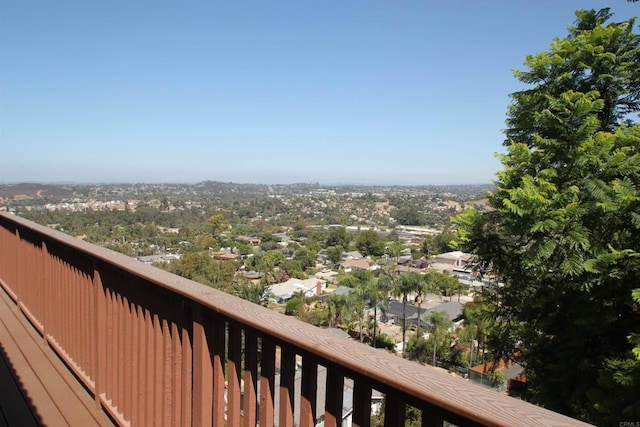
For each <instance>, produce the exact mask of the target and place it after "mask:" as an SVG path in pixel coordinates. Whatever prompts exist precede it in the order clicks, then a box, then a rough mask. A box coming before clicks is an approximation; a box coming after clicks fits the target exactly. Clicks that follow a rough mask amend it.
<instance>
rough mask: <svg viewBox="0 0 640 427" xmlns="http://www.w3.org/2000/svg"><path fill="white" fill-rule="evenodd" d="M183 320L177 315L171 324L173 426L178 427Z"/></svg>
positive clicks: (179, 419) (180, 408) (180, 415)
mask: <svg viewBox="0 0 640 427" xmlns="http://www.w3.org/2000/svg"><path fill="white" fill-rule="evenodd" d="M181 325H182V319H181V316H180V314H179V313H177V312H176V313H175V321H174V322H172V323H171V353H172V354H173V358H172V359H171V374H172V376H171V398H172V402H171V425H173V426H177V425H179V424H180V423H181V421H182V376H183V375H184V372H183V370H182V343H181V341H180V335H181V329H180V328H181Z"/></svg>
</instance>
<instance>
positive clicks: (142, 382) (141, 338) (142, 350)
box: [134, 306, 147, 426]
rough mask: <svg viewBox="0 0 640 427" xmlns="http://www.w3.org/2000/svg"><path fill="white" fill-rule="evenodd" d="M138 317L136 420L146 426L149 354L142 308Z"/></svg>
mask: <svg viewBox="0 0 640 427" xmlns="http://www.w3.org/2000/svg"><path fill="white" fill-rule="evenodd" d="M136 317H137V319H138V342H137V346H138V347H137V349H138V358H137V359H138V372H137V375H136V381H137V385H136V387H134V390H137V394H136V397H135V402H136V412H137V414H136V418H135V419H136V420H138V421H137V423H136V424H137V425H140V426H145V425H146V424H147V423H146V420H147V418H146V417H147V412H146V400H145V399H146V393H147V389H146V378H147V372H146V369H145V363H146V357H147V356H146V354H147V323H146V320H145V312H144V309H143V308H142V306H138V307H137V309H136Z"/></svg>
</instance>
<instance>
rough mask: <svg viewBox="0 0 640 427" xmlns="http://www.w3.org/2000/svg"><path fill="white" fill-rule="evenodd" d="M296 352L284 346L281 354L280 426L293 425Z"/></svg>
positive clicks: (291, 426) (287, 426)
mask: <svg viewBox="0 0 640 427" xmlns="http://www.w3.org/2000/svg"><path fill="white" fill-rule="evenodd" d="M295 376H296V354H295V353H294V352H293V351H292V350H291V349H289V348H287V347H283V348H282V349H281V355H280V407H279V410H278V414H279V419H278V426H280V427H293V412H294V393H295V388H294V385H295Z"/></svg>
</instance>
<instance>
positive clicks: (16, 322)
mask: <svg viewBox="0 0 640 427" xmlns="http://www.w3.org/2000/svg"><path fill="white" fill-rule="evenodd" d="M40 425H44V426H113V422H112V421H111V419H110V418H109V417H107V415H106V414H105V413H104V412H103V411H102V410H101V409H98V408H97V407H96V404H95V401H94V399H93V396H91V394H90V393H89V392H87V390H85V389H84V387H83V386H82V385H81V384H80V383H79V382H78V380H77V379H76V378H75V376H73V374H72V373H71V372H70V371H69V370H68V368H67V367H66V366H65V364H64V363H63V362H62V361H61V360H60V359H59V358H58V357H57V356H56V354H55V353H54V352H53V350H52V349H51V348H49V347H48V346H47V345H46V344H45V342H44V340H43V338H42V337H41V336H40V335H39V334H38V333H37V331H36V330H35V329H34V328H33V327H32V325H31V324H30V323H29V322H28V321H27V319H26V318H25V317H24V316H23V315H22V313H21V312H20V311H19V310H18V308H17V306H16V304H15V303H14V302H13V301H12V300H11V299H10V298H9V296H8V295H7V294H6V293H5V291H4V290H3V289H2V288H1V287H0V427H5V426H21V427H23V426H24V427H29V426H40Z"/></svg>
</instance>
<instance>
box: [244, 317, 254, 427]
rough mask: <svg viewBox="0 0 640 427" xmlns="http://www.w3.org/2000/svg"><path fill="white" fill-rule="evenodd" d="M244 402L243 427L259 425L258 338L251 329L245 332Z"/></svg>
mask: <svg viewBox="0 0 640 427" xmlns="http://www.w3.org/2000/svg"><path fill="white" fill-rule="evenodd" d="M244 353H245V357H244V399H243V400H244V402H243V405H242V408H243V426H244V427H255V426H256V424H257V419H256V416H257V406H258V403H257V389H258V338H257V336H256V334H255V332H254V331H253V330H251V329H245V330H244Z"/></svg>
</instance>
